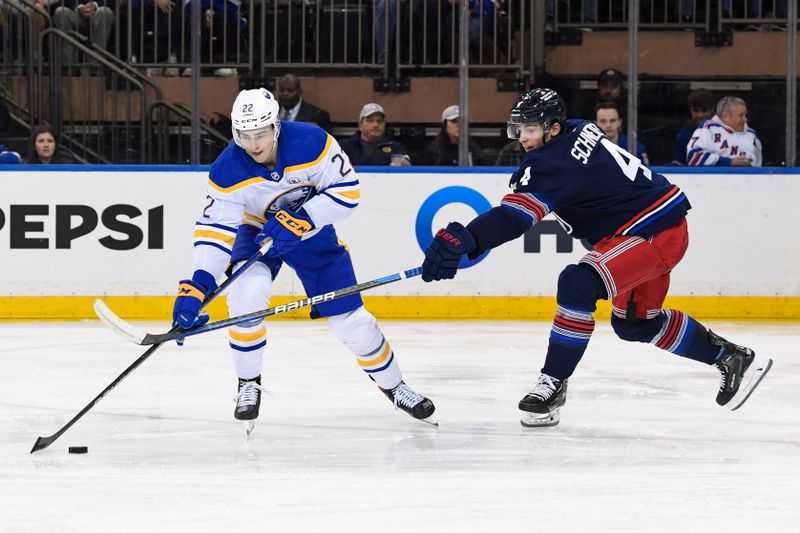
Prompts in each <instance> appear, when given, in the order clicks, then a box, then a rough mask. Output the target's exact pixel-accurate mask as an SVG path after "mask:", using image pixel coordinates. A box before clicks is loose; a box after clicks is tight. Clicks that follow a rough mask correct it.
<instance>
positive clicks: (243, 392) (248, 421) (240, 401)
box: [233, 376, 264, 435]
mask: <svg viewBox="0 0 800 533" xmlns="http://www.w3.org/2000/svg"><path fill="white" fill-rule="evenodd" d="M263 390H264V389H262V388H261V376H256V377H255V378H252V379H242V378H239V393H238V394H237V395H236V397H234V399H233V401H235V402H236V409H234V411H233V416H234V418H236V420H243V421H244V425H245V431H246V432H247V434H248V435H250V433H252V432H253V428H254V427H255V420H256V418H258V409H259V407H261V392H262V391H263Z"/></svg>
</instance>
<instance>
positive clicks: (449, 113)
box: [442, 105, 458, 122]
mask: <svg viewBox="0 0 800 533" xmlns="http://www.w3.org/2000/svg"><path fill="white" fill-rule="evenodd" d="M457 118H458V106H457V105H451V106H450V107H445V108H444V111H442V122H444V121H445V120H455V119H457Z"/></svg>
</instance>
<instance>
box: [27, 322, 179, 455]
mask: <svg viewBox="0 0 800 533" xmlns="http://www.w3.org/2000/svg"><path fill="white" fill-rule="evenodd" d="M174 329H175V330H177V329H178V328H174ZM159 347H161V344H154V345H153V346H151V347H150V348H148V349H147V351H146V352H144V353H143V354H142V355H140V356H139V358H138V359H136V361H134V362H133V363H131V365H130V366H129V367H128V368H126V369H125V370H124V371H123V372H122V374H120V375H119V376H117V378H116V379H115V380H114V381H112V382H111V383H109V384H108V386H107V387H106V388H105V389H103V392H101V393H100V394H98V395H97V396H95V398H94V399H93V400H92V401H91V402H89V403H88V404H87V405H86V407H84V408H83V409H81V412H80V413H78V414H77V415H75V416H73V417H72V420H70V421H69V422H67V423H66V424H65V425H64V426H63V427H62V428H61V429H59V430H58V431H56V432H55V433H53V434H52V435H50V436H49V437H38V438H37V439H36V442H35V443H34V445H33V448H31V453H33V452H35V451H38V450H42V449H44V448H47V447H48V446H50V445H51V444H53V443H54V442H55V441H56V439H58V438H59V437H60V436H61V435H63V434H64V432H65V431H67V430H68V429H69V428H71V427H72V425H73V424H74V423H75V422H77V421H78V420H80V419H81V417H82V416H83V415H85V414H86V413H88V412H89V409H91V408H92V407H94V406H95V405H97V403H98V402H99V401H100V400H102V399H103V398H104V397H105V395H106V394H108V393H109V392H111V391H112V390H113V389H114V387H116V386H117V385H119V383H120V382H121V381H122V380H123V379H125V378H126V377H127V376H128V374H130V373H131V372H133V371H134V370H135V369H136V367H138V366H139V365H141V364H142V363H144V362H145V360H146V359H147V358H148V357H150V356H151V355H152V354H153V352H155V351H156V350H158V348H159Z"/></svg>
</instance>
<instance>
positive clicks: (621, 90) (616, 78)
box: [597, 68, 625, 105]
mask: <svg viewBox="0 0 800 533" xmlns="http://www.w3.org/2000/svg"><path fill="white" fill-rule="evenodd" d="M624 100H625V76H624V75H623V74H622V72H620V71H619V70H617V69H615V68H609V69H606V70H604V71H603V72H601V73H600V74H598V75H597V101H598V102H609V101H611V102H616V103H617V104H618V105H619V104H620V103H621V102H623V101H624Z"/></svg>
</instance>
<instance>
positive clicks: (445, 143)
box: [428, 105, 481, 167]
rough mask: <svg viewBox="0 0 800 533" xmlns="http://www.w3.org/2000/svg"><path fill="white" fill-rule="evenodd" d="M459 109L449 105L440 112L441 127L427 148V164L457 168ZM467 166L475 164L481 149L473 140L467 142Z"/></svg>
mask: <svg viewBox="0 0 800 533" xmlns="http://www.w3.org/2000/svg"><path fill="white" fill-rule="evenodd" d="M458 116H459V108H458V106H457V105H451V106H450V107H447V108H445V110H444V111H442V127H441V129H440V130H439V134H438V135H437V136H436V138H435V139H434V140H433V142H431V144H430V145H429V146H428V160H429V161H428V162H429V164H431V165H435V166H450V167H453V166H455V167H457V166H458V139H459V125H458ZM468 144H469V162H468V163H467V164H468V165H469V166H472V165H473V164H475V162H476V161H477V160H478V155H479V154H480V153H481V147H480V146H479V145H478V143H476V142H475V141H474V140H472V139H470V140H469V142H468Z"/></svg>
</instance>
